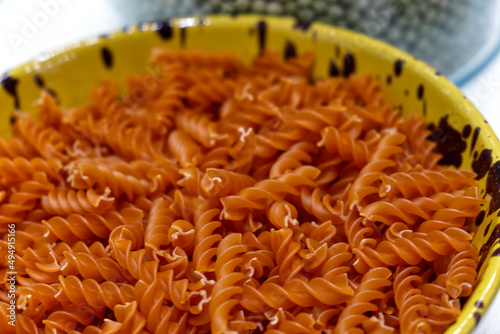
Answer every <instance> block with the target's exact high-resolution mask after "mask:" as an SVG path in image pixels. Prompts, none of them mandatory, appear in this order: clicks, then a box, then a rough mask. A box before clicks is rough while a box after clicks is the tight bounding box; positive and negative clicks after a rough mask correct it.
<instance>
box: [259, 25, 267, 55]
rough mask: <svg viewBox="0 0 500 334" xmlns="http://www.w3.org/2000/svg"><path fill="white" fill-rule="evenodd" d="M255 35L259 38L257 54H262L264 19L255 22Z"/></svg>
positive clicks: (264, 32)
mask: <svg viewBox="0 0 500 334" xmlns="http://www.w3.org/2000/svg"><path fill="white" fill-rule="evenodd" d="M257 35H258V38H259V54H260V55H262V52H264V49H265V48H266V37H267V23H266V21H259V22H257Z"/></svg>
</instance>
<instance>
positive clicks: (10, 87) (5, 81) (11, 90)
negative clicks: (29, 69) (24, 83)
mask: <svg viewBox="0 0 500 334" xmlns="http://www.w3.org/2000/svg"><path fill="white" fill-rule="evenodd" d="M0 81H1V82H2V87H3V89H4V90H5V91H6V92H7V93H8V94H9V95H10V96H12V97H13V98H14V106H15V108H16V109H20V103H19V95H17V85H18V84H19V80H18V79H16V78H14V77H11V76H9V75H7V74H6V75H4V76H3V77H2V79H1V80H0Z"/></svg>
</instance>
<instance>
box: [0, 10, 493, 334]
mask: <svg viewBox="0 0 500 334" xmlns="http://www.w3.org/2000/svg"><path fill="white" fill-rule="evenodd" d="M154 46H164V47H170V48H196V49H202V50H226V51H238V52H240V53H241V55H242V56H243V59H244V61H250V60H251V59H252V58H254V57H255V56H257V55H258V54H259V51H260V50H261V49H263V48H265V47H267V48H272V49H276V50H278V51H280V52H282V53H283V54H284V55H293V54H295V53H297V54H298V53H301V52H303V51H305V50H311V49H312V50H314V51H315V52H316V57H317V58H316V63H315V68H314V75H315V77H316V78H322V77H327V76H329V75H349V74H350V73H353V72H355V73H365V72H367V73H372V74H373V76H374V77H375V78H376V79H378V80H379V81H380V82H381V83H382V88H383V90H384V91H385V92H386V94H387V95H386V96H387V98H388V99H390V100H392V101H395V102H396V104H397V105H400V106H401V107H402V109H403V111H404V112H408V111H410V110H413V111H415V112H417V113H421V114H423V115H424V116H425V117H426V118H427V120H428V121H429V122H430V123H431V126H432V127H433V129H434V131H433V135H432V137H433V140H435V141H437V142H438V150H439V151H440V152H441V153H443V156H444V158H443V160H444V162H445V163H447V164H450V165H454V166H456V167H460V168H466V169H472V170H474V171H475V172H476V173H477V174H478V178H479V184H480V194H481V195H482V196H485V198H487V199H488V200H490V201H489V204H488V205H486V206H485V207H484V208H483V210H482V211H481V213H480V216H479V218H478V219H477V220H476V224H475V225H474V226H473V229H474V232H475V237H474V241H473V242H474V244H475V245H476V246H477V247H478V249H479V253H480V271H479V277H478V284H477V286H476V288H475V290H474V293H473V294H472V296H471V297H470V298H469V300H468V301H467V302H466V304H465V306H464V307H463V311H462V313H461V315H460V317H459V318H458V320H457V321H456V323H455V324H453V325H452V326H451V327H449V329H448V330H447V331H446V333H468V332H470V331H471V330H472V329H473V328H474V327H475V326H476V322H477V321H478V320H479V319H480V317H481V315H482V314H483V313H484V312H485V310H486V309H487V307H488V305H489V304H490V303H491V301H492V299H493V297H494V295H495V294H496V292H497V289H498V286H499V283H500V275H498V273H499V272H500V245H499V238H500V224H499V220H500V219H499V218H498V217H497V211H498V209H499V208H500V194H499V186H500V161H498V160H499V155H500V144H499V142H498V140H497V139H496V137H495V135H494V133H493V131H492V130H491V128H490V126H489V125H488V124H487V122H486V121H485V120H484V118H483V117H482V116H481V115H480V113H479V112H478V111H477V110H476V109H475V108H474V106H473V105H472V104H471V103H470V102H469V101H468V100H467V99H466V98H465V97H464V96H463V95H462V93H461V92H460V91H459V90H458V89H457V88H456V87H455V86H454V85H453V84H451V83H450V82H449V81H448V80H446V79H445V78H444V77H442V76H441V75H440V74H439V73H437V72H436V71H435V70H433V69H432V68H430V67H428V66H427V65H425V64H424V63H422V62H420V61H418V60H416V59H415V58H413V57H412V56H410V55H408V54H406V53H404V52H402V51H399V50H397V49H395V48H393V47H390V46H389V45H387V44H384V43H382V42H379V41H376V40H374V39H371V38H368V37H366V36H363V35H359V34H356V33H353V32H350V31H346V30H343V29H337V28H334V27H331V26H328V25H324V24H316V23H314V24H306V23H303V22H296V21H294V20H293V19H288V18H272V17H259V16H238V17H230V16H209V17H203V18H201V17H199V18H182V19H175V20H171V21H166V22H156V23H148V24H139V25H137V26H131V27H127V28H126V29H124V30H123V31H118V32H115V33H112V34H110V35H107V36H100V37H99V38H95V39H91V40H87V41H84V42H81V43H76V44H74V45H70V46H68V47H66V48H64V49H62V50H58V51H56V52H52V53H46V54H44V55H42V56H40V57H38V58H37V59H35V60H34V61H32V62H30V63H28V64H26V65H24V66H21V67H19V68H17V69H15V70H12V71H11V72H9V73H7V74H6V75H5V76H4V77H3V78H2V87H3V89H0V106H1V107H0V108H1V109H0V135H1V136H4V137H9V136H10V135H11V130H10V122H9V120H10V118H11V116H12V113H13V112H14V110H15V109H16V106H17V107H18V108H20V109H22V110H26V111H33V110H34V109H33V107H32V103H33V101H34V100H36V99H37V98H38V97H39V95H40V92H41V91H42V90H43V89H47V90H50V91H51V92H53V93H54V94H56V95H57V96H58V98H59V100H60V103H61V104H62V105H63V106H65V107H69V106H75V105H79V104H82V103H86V102H90V90H89V87H90V85H92V84H96V83H98V81H99V80H100V79H101V78H102V77H110V78H112V79H114V80H115V81H119V82H122V83H123V79H124V75H125V74H126V73H130V72H143V71H145V70H148V58H149V55H150V50H151V48H152V47H154Z"/></svg>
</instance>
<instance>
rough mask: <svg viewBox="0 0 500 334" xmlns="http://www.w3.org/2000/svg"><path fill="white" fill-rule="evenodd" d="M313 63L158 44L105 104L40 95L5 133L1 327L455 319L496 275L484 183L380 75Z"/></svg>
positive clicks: (344, 324) (0, 179) (73, 329)
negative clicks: (485, 267)
mask: <svg viewBox="0 0 500 334" xmlns="http://www.w3.org/2000/svg"><path fill="white" fill-rule="evenodd" d="M155 24H158V25H164V26H163V28H162V27H160V26H158V27H157V28H161V29H167V28H169V27H168V26H167V25H168V22H163V23H161V22H157V23H155ZM161 31H162V32H165V31H164V30H161ZM186 31H187V30H186ZM173 32H174V34H176V33H177V32H176V31H175V30H174V31H173ZM314 64H315V57H314V54H312V53H311V52H305V53H303V54H301V55H298V56H292V57H287V59H285V60H283V59H282V57H281V56H280V55H278V54H277V53H275V52H273V51H272V50H262V52H261V55H260V56H259V57H257V58H256V59H254V60H253V61H252V62H250V63H248V64H245V63H243V62H241V61H240V59H239V56H238V55H237V54H233V53H224V52H208V51H196V50H189V49H175V50H174V49H163V48H157V49H154V50H153V52H152V57H151V67H147V68H146V71H145V72H144V73H139V74H130V75H128V76H127V77H126V78H125V87H126V88H125V90H124V91H121V89H120V87H122V85H119V84H117V83H115V82H113V81H111V80H110V79H107V78H104V79H103V80H101V81H100V82H99V83H98V84H97V85H96V86H94V87H92V88H91V97H92V99H91V101H92V102H91V103H89V104H86V105H80V106H72V107H69V108H68V107H65V106H63V105H60V104H59V102H58V100H57V99H56V98H54V97H53V96H52V95H50V94H48V93H43V94H42V96H41V98H40V99H39V100H38V101H37V102H36V104H35V107H36V108H38V110H39V117H35V116H34V115H33V114H31V113H22V112H17V113H16V114H15V115H14V117H13V119H12V120H13V125H12V128H13V134H14V136H13V138H11V139H4V138H0V233H1V234H0V326H1V329H0V332H2V333H4V332H5V333H29V334H34V333H39V334H42V333H45V334H48V333H57V334H62V333H68V334H77V333H82V334H112V333H113V334H120V333H121V334H125V333H127V334H128V333H134V334H147V333H158V334H160V333H161V334H163V333H174V334H175V333H178V334H184V333H186V334H197V333H199V334H209V333H212V334H225V333H235V334H236V333H238V334H239V333H249V332H254V333H269V334H293V333H296V334H304V333H308V334H309V333H310V334H323V333H328V334H333V333H380V334H389V333H440V332H442V331H443V330H444V329H445V328H446V327H447V326H449V325H450V324H452V323H453V322H454V321H455V320H456V319H457V317H458V315H459V314H460V310H461V307H462V305H463V303H462V302H463V299H462V298H465V297H468V296H470V295H471V294H472V291H473V289H474V286H475V283H476V279H477V273H478V270H479V269H480V268H478V266H479V264H480V263H481V261H479V255H478V250H477V249H476V248H475V247H474V246H473V245H472V243H471V240H472V238H473V235H474V233H475V231H476V227H475V224H473V222H474V220H475V217H477V216H478V214H479V212H480V211H481V210H485V209H484V208H483V206H484V205H485V204H486V203H487V200H485V199H483V198H481V197H480V196H481V195H482V193H481V194H480V193H479V191H478V184H479V182H478V180H476V179H475V178H476V175H475V173H474V172H471V171H467V170H457V169H451V168H448V167H446V166H443V165H441V164H440V163H442V162H443V160H442V159H441V155H440V154H439V153H437V152H435V151H436V148H439V146H437V145H436V143H433V142H430V141H428V140H427V138H428V137H429V135H430V131H429V126H428V125H427V123H426V120H425V119H424V118H423V117H421V116H420V115H418V114H416V113H411V112H410V113H409V115H408V116H407V117H403V118H398V116H399V115H400V113H401V112H400V110H399V109H398V108H395V107H394V106H393V104H392V103H391V102H389V101H387V100H385V98H384V92H383V90H382V89H381V88H382V87H383V86H380V85H379V83H378V82H377V81H376V80H374V79H373V78H372V77H371V76H370V75H368V74H361V75H351V76H349V77H337V76H335V77H329V78H324V79H319V80H313V79H312V78H313V70H314V74H316V72H315V71H316V69H315V68H313V67H314ZM42 74H43V73H42ZM63 101H64V100H63ZM483 213H484V211H483ZM471 223H472V224H471ZM12 230H15V239H16V240H15V248H16V249H15V253H14V254H12V252H13V251H12V242H11V241H10V240H11V234H12ZM13 259H15V261H14V260H13ZM13 272H15V273H16V274H15V278H16V285H15V289H13V290H12V285H11V284H10V282H11V280H9V278H10V276H11V275H12V273H13ZM13 302H15V304H16V305H15V306H16V307H15V308H14V309H12V308H10V306H11V305H12V303H13ZM12 314H15V322H16V326H15V327H13V326H12V325H11V324H10V321H11V319H12Z"/></svg>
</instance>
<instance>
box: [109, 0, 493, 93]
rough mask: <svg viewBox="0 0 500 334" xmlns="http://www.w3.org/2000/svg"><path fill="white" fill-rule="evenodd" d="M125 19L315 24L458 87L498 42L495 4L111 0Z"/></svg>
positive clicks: (479, 0) (457, 0)
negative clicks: (397, 52) (392, 53)
mask: <svg viewBox="0 0 500 334" xmlns="http://www.w3.org/2000/svg"><path fill="white" fill-rule="evenodd" d="M112 2H113V4H114V5H115V7H116V9H117V10H118V11H119V12H120V13H121V14H122V15H123V16H124V17H125V19H126V20H130V22H133V20H136V21H137V20H139V21H148V20H159V19H164V18H167V17H176V16H187V15H198V14H214V13H219V14H230V15H238V14H243V13H253V14H267V15H281V16H292V17H295V18H297V19H299V20H302V21H305V22H311V21H319V22H324V23H329V24H333V25H336V26H338V27H343V28H348V29H351V30H354V31H357V32H360V33H364V34H367V35H369V36H372V37H376V38H379V39H382V40H384V41H386V42H388V43H390V44H392V45H394V46H396V47H398V48H400V49H402V50H405V51H407V52H409V53H411V54H412V55H414V56H415V57H417V58H419V59H422V60H423V61H425V62H426V63H428V64H429V65H431V66H432V67H434V68H436V69H437V70H439V71H440V72H441V73H443V74H444V75H446V76H448V77H449V78H450V79H451V80H452V81H454V82H455V83H457V84H461V83H463V82H464V81H465V80H466V79H468V78H469V77H470V76H471V75H473V74H474V73H475V72H476V71H477V70H478V68H480V67H481V66H482V65H483V64H485V63H486V62H487V61H488V60H489V59H490V58H491V56H492V54H493V53H494V51H495V50H496V49H497V48H498V45H499V44H500V1H498V0H418V1H415V0H112Z"/></svg>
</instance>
